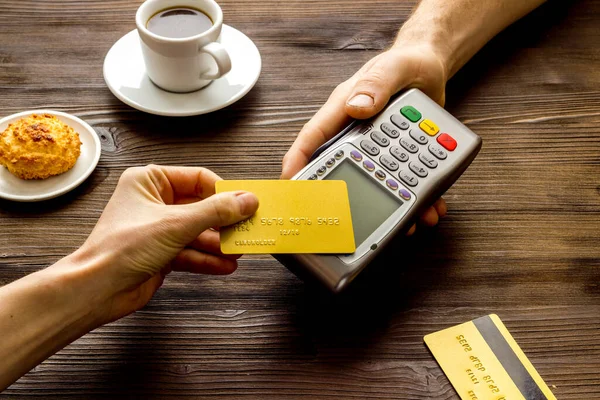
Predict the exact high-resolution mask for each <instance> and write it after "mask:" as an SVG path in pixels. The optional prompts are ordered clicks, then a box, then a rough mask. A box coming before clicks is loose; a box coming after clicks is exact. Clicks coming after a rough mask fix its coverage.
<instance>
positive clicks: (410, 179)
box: [398, 169, 419, 187]
mask: <svg viewBox="0 0 600 400" xmlns="http://www.w3.org/2000/svg"><path fill="white" fill-rule="evenodd" d="M398 176H399V177H400V179H402V182H404V183H406V184H407V185H408V186H411V187H415V186H417V184H418V183H419V179H417V177H416V176H415V175H414V174H413V173H412V172H410V171H408V170H404V169H403V170H402V171H400V173H399V174H398Z"/></svg>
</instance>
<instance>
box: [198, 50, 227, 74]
mask: <svg viewBox="0 0 600 400" xmlns="http://www.w3.org/2000/svg"><path fill="white" fill-rule="evenodd" d="M199 51H200V52H201V53H207V54H210V56H211V57H212V58H213V59H214V60H215V62H216V63H217V71H216V72H215V73H210V71H206V72H203V73H202V74H201V75H200V79H211V80H212V79H217V78H220V77H222V76H223V75H225V74H226V73H228V72H229V71H230V70H231V58H229V54H228V53H227V50H225V47H223V45H222V44H221V43H218V42H211V43H209V44H207V45H206V46H203V47H201V48H200V50H199Z"/></svg>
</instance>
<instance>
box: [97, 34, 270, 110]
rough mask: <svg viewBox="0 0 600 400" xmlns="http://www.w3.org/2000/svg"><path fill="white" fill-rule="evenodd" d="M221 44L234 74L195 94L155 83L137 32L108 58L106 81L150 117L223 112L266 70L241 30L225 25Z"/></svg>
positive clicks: (123, 40) (123, 38)
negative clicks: (148, 73)
mask: <svg viewBox="0 0 600 400" xmlns="http://www.w3.org/2000/svg"><path fill="white" fill-rule="evenodd" d="M220 42H221V44H222V45H223V46H225V48H226V49H227V51H228V53H229V57H230V58H231V71H229V72H228V73H227V74H225V75H224V76H222V77H221V78H219V79H216V80H214V81H213V82H211V83H210V84H209V85H208V86H206V87H204V88H202V89H200V90H197V91H195V92H191V93H173V92H168V91H165V90H162V89H160V88H159V87H158V86H156V85H155V84H154V83H152V81H151V80H150V78H148V75H147V74H146V67H145V65H144V59H143V57H142V48H141V45H140V37H139V35H138V32H137V30H133V31H131V32H129V33H127V34H126V35H125V36H123V37H122V38H121V39H119V40H118V41H117V42H116V43H115V44H114V45H113V46H112V48H111V49H110V50H109V51H108V53H107V54H106V58H105V59H104V81H105V82H106V84H107V85H108V88H109V89H110V91H111V92H112V93H113V94H114V95H115V96H116V97H117V98H118V99H119V100H121V101H122V102H124V103H125V104H128V105H130V106H131V107H133V108H136V109H138V110H140V111H144V112H147V113H150V114H156V115H164V116H170V117H182V116H190V115H200V114H206V113H209V112H213V111H216V110H219V109H221V108H223V107H227V106H228V105H230V104H233V103H235V102H236V101H238V100H239V99H241V98H242V97H244V95H246V93H248V92H249V91H250V89H252V87H254V84H255V83H256V81H257V80H258V77H259V75H260V70H261V66H262V64H261V58H260V53H259V51H258V48H257V47H256V45H255V44H254V42H252V40H250V38H248V37H247V36H246V35H244V34H243V33H242V32H240V31H238V30H237V29H235V28H232V27H231V26H228V25H225V24H223V29H222V31H221V38H220Z"/></svg>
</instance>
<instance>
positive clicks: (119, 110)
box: [0, 0, 600, 399]
mask: <svg viewBox="0 0 600 400" xmlns="http://www.w3.org/2000/svg"><path fill="white" fill-rule="evenodd" d="M140 3H141V1H140V0H136V1H116V0H114V1H100V0H87V1H85V2H84V1H66V0H65V1H33V0H28V1H18V2H15V1H8V0H0V115H1V116H4V115H8V114H11V113H13V112H17V111H22V110H26V109H34V108H52V109H56V110H62V111H66V112H69V113H72V114H75V115H77V116H79V117H81V118H83V119H85V120H86V121H87V122H88V123H90V124H91V125H92V126H93V127H94V129H95V130H96V132H97V134H98V135H99V137H100V139H101V142H102V157H101V160H100V164H99V165H98V168H97V169H96V171H95V172H94V173H93V174H92V176H91V177H90V178H89V179H88V180H87V181H86V182H85V183H84V184H83V185H81V186H80V187H79V188H77V189H76V190H74V191H73V192H71V193H69V194H67V195H65V196H62V197H60V198H58V199H54V200H50V201H46V202H43V203H36V204H16V203H11V202H7V201H0V284H6V283H8V282H10V281H12V280H15V279H18V278H19V277H22V276H24V275H25V274H28V273H31V272H33V271H36V270H38V269H41V268H43V267H45V266H47V265H49V264H51V263H53V262H54V261H56V260H58V259H59V258H61V257H63V256H64V255H66V254H68V253H69V252H71V251H73V250H74V249H76V248H77V247H78V246H79V245H80V244H81V243H82V242H83V241H84V240H85V238H86V237H87V235H88V234H89V232H90V231H91V230H92V228H93V226H94V224H95V222H96V220H97V218H98V217H99V215H100V213H101V211H102V209H103V207H104V206H105V204H106V202H107V201H108V199H109V197H110V194H111V193H112V191H113V189H114V187H115V185H116V182H117V180H118V178H119V176H120V174H121V173H122V171H123V170H124V169H126V168H128V167H130V166H136V165H144V164H148V163H159V164H173V165H202V166H205V167H208V168H211V169H212V170H214V171H215V172H217V173H219V174H220V175H221V176H223V177H224V178H236V179H248V178H263V177H268V178H277V177H278V176H279V172H280V163H281V158H282V157H283V155H284V154H285V152H286V151H287V149H288V148H289V146H290V145H291V143H292V142H293V140H294V138H295V136H296V134H297V132H298V131H299V130H300V128H301V127H302V125H303V124H304V123H305V122H306V121H308V119H309V118H310V117H311V116H312V115H313V114H314V113H315V112H316V111H317V110H318V109H319V107H320V106H321V105H322V104H323V102H324V101H325V100H326V99H327V97H328V95H329V94H330V92H331V91H332V90H333V88H335V86H336V85H337V84H338V83H340V82H341V81H343V80H344V79H346V78H348V77H350V76H351V75H352V74H353V73H354V72H355V71H356V70H358V68H360V67H361V66H362V65H363V64H364V62H366V61H367V60H369V59H370V58H371V57H373V56H374V55H376V54H378V53H379V52H380V51H382V50H383V49H385V48H386V47H387V46H388V45H389V44H390V42H391V40H392V39H393V37H394V35H395V32H396V30H397V28H398V27H399V26H400V25H401V24H402V23H403V21H405V20H406V18H408V16H409V14H410V11H411V9H412V7H413V5H414V1H401V0H358V1H353V2H351V3H349V2H347V1H341V0H320V1H314V0H313V1H287V2H282V1H276V0H266V1H255V0H244V1H239V0H236V1H234V0H222V1H220V4H221V5H222V7H223V10H224V14H225V20H226V23H228V24H230V25H232V26H234V27H236V28H238V29H240V30H242V31H243V32H245V33H246V34H247V35H248V36H249V37H250V38H252V40H254V42H255V43H256V44H257V46H258V48H259V50H260V52H261V55H262V60H263V70H262V74H261V77H260V79H259V81H258V83H257V85H256V86H255V88H254V89H253V90H252V91H251V92H250V93H249V94H248V95H247V96H245V97H244V98H243V99H242V100H240V101H239V102H237V103H236V104H234V105H232V106H230V107H228V108H226V109H224V110H221V111H218V112H215V113H212V114H210V115H205V116H198V117H189V118H176V119H173V118H163V117H157V116H152V115H147V114H144V113H141V112H138V111H137V110H134V109H132V108H130V107H128V106H126V105H124V104H123V103H121V102H120V101H118V100H117V99H116V98H115V97H114V96H113V95H112V94H111V93H110V91H109V90H108V89H107V88H106V86H105V84H104V81H103V78H102V62H103V59H104V56H105V55H106V53H107V51H108V50H109V49H110V47H111V45H112V44H113V43H114V42H115V41H116V40H117V39H119V38H120V37H121V36H122V35H123V34H125V33H127V32H129V31H130V30H132V29H134V23H133V18H134V15H135V10H136V9H137V7H138V6H139V4H140ZM598 21H600V1H598V0H581V1H573V2H562V1H550V2H549V3H548V4H546V5H544V6H543V7H541V8H540V9H538V10H536V11H535V12H534V13H532V14H531V15H529V16H528V17H526V18H525V19H523V20H521V21H520V22H518V23H516V24H515V25H514V26H512V27H510V28H509V29H508V30H506V31H505V32H503V33H502V34H500V35H499V36H498V37H496V38H495V39H494V40H493V41H492V42H491V43H489V44H488V45H487V46H486V47H485V48H484V49H482V51H481V52H479V53H478V54H477V55H476V56H475V58H474V59H473V60H472V61H471V62H470V63H469V64H467V65H466V66H465V67H464V68H463V69H462V70H461V71H460V72H459V73H458V74H457V76H455V77H454V78H453V79H452V80H451V81H450V83H449V85H448V93H447V109H448V110H449V111H450V112H452V113H453V114H454V115H455V116H456V117H457V118H459V119H460V120H461V121H464V122H465V123H466V124H467V125H468V126H469V127H470V128H471V129H472V130H473V131H475V132H477V133H478V134H480V135H481V136H482V137H483V139H484V145H483V149H482V151H481V153H480V154H479V156H478V157H477V159H476V160H475V162H474V163H473V164H472V165H471V167H470V168H469V169H468V171H467V172H466V173H465V174H464V175H463V176H462V177H461V179H460V180H459V181H458V182H457V183H456V184H455V185H454V186H453V187H452V188H451V189H450V190H449V191H448V193H447V194H446V196H445V198H446V200H447V202H448V205H449V215H448V217H447V218H445V219H444V220H442V221H441V223H440V224H439V226H438V227H437V228H435V229H430V230H426V229H422V230H420V232H419V233H418V234H417V235H416V236H415V237H412V238H409V239H405V238H398V240H396V241H395V242H394V243H393V245H392V246H391V248H390V250H389V251H387V252H386V253H385V254H384V256H382V257H380V259H378V260H376V262H374V263H373V265H372V266H370V267H369V269H368V270H367V271H365V272H364V273H363V274H361V276H360V277H359V278H358V279H357V281H356V282H355V284H354V285H353V286H352V287H351V288H350V289H349V290H348V291H347V292H346V293H343V294H342V295H339V296H332V295H330V294H328V293H326V292H325V291H323V290H322V289H321V288H319V287H315V286H313V285H311V284H305V283H303V282H302V281H300V280H298V279H297V278H296V277H295V276H294V275H292V274H291V273H290V272H288V271H287V270H286V269H285V268H283V267H282V266H281V265H280V264H279V263H278V262H277V261H275V260H274V259H272V258H271V257H269V256H254V257H244V258H243V259H242V260H241V261H240V268H239V270H238V271H237V272H236V273H235V274H233V275H231V276H228V277H218V278H214V277H203V276H192V275H185V274H180V275H174V274H172V275H171V276H170V277H169V278H168V280H167V281H166V283H165V285H164V287H163V288H162V289H161V290H160V291H159V292H158V293H157V295H156V296H155V298H154V299H153V300H152V301H151V303H150V304H149V305H148V306H147V307H146V308H145V309H144V310H142V311H140V312H138V313H136V314H135V315H132V316H129V317H127V318H125V319H122V320H120V321H117V322H115V323H113V324H110V325H108V326H105V327H102V328H99V329H97V330H96V331H94V332H91V333H90V334H88V335H86V336H84V337H83V338H81V339H80V340H78V341H76V342H75V343H73V344H72V345H70V346H68V347H67V348H65V349H64V350H62V351H61V352H59V353H58V354H56V355H55V356H53V357H51V358H50V359H49V360H47V361H46V362H44V363H43V364H41V365H40V366H38V367H36V368H35V369H34V370H33V371H31V372H30V373H29V374H27V375H26V376H24V377H23V378H22V379H21V380H19V381H18V382H16V383H15V384H13V385H12V386H11V387H10V388H9V389H7V390H6V391H5V392H4V393H3V394H0V398H2V399H4V398H6V399H27V398H57V399H84V398H85V399H118V398H145V399H166V398H178V397H182V398H183V397H187V398H207V399H208V398H210V399H213V398H214V399H301V398H311V399H313V398H314V399H334V398H335V399H458V397H457V395H456V393H455V392H454V390H453V389H452V386H451V385H450V384H449V382H448V380H447V379H446V377H445V376H444V374H443V373H442V371H441V369H440V368H439V367H438V365H437V364H436V362H435V360H434V359H433V358H432V356H431V354H430V353H429V352H428V350H427V349H426V347H425V346H424V344H423V336H424V335H425V334H427V333H430V332H433V331H436V330H440V329H443V328H445V327H449V326H452V325H455V324H459V323H462V322H465V321H467V320H470V319H473V318H476V317H478V316H481V315H485V314H489V313H496V314H498V315H499V316H500V318H502V319H503V321H504V322H505V324H506V326H507V327H508V329H509V330H510V331H511V333H512V334H513V336H514V337H515V339H516V341H517V342H518V343H519V344H520V345H521V347H522V349H523V350H524V352H525V353H526V354H527V355H528V357H529V358H530V360H531V362H532V363H533V365H534V366H535V367H536V368H537V370H538V372H539V373H540V374H541V375H542V377H543V378H544V379H545V381H546V382H547V383H548V384H549V385H550V386H551V387H552V390H553V392H554V393H555V394H556V396H557V397H558V398H560V399H600V322H599V318H598V316H599V315H600V245H599V244H598V243H600V47H598V43H600V29H598ZM0 306H1V305H0Z"/></svg>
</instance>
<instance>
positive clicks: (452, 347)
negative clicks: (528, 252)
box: [425, 314, 556, 400]
mask: <svg viewBox="0 0 600 400" xmlns="http://www.w3.org/2000/svg"><path fill="white" fill-rule="evenodd" d="M425 343H426V344H427V347H429V350H431V353H433V356H434V357H435V359H436V360H437V362H438V363H439V364H440V366H441V367H442V370H443V371H444V373H445V374H446V376H447V377H448V379H449V380H450V383H452V386H454V389H456V391H457V393H458V395H459V396H460V398H461V399H463V400H467V399H468V400H517V399H520V400H551V399H556V397H554V395H553V394H552V392H551V391H550V389H549V388H548V386H547V385H546V384H545V383H544V381H543V380H542V378H541V377H540V375H539V374H538V373H537V371H536V370H535V368H534V367H533V365H532V364H531V363H530V362H529V360H528V359H527V357H526V356H525V353H523V351H522V350H521V348H520V347H519V345H518V344H517V342H515V340H514V339H513V337H512V336H511V334H510V333H509V332H508V330H507V329H506V327H505V326H504V324H503V323H502V321H500V318H498V316H497V315H495V314H492V315H488V316H485V317H481V318H477V319H475V320H473V321H470V322H467V323H464V324H461V325H457V326H454V327H452V328H448V329H444V330H442V331H439V332H435V333H432V334H429V335H427V336H425Z"/></svg>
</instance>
